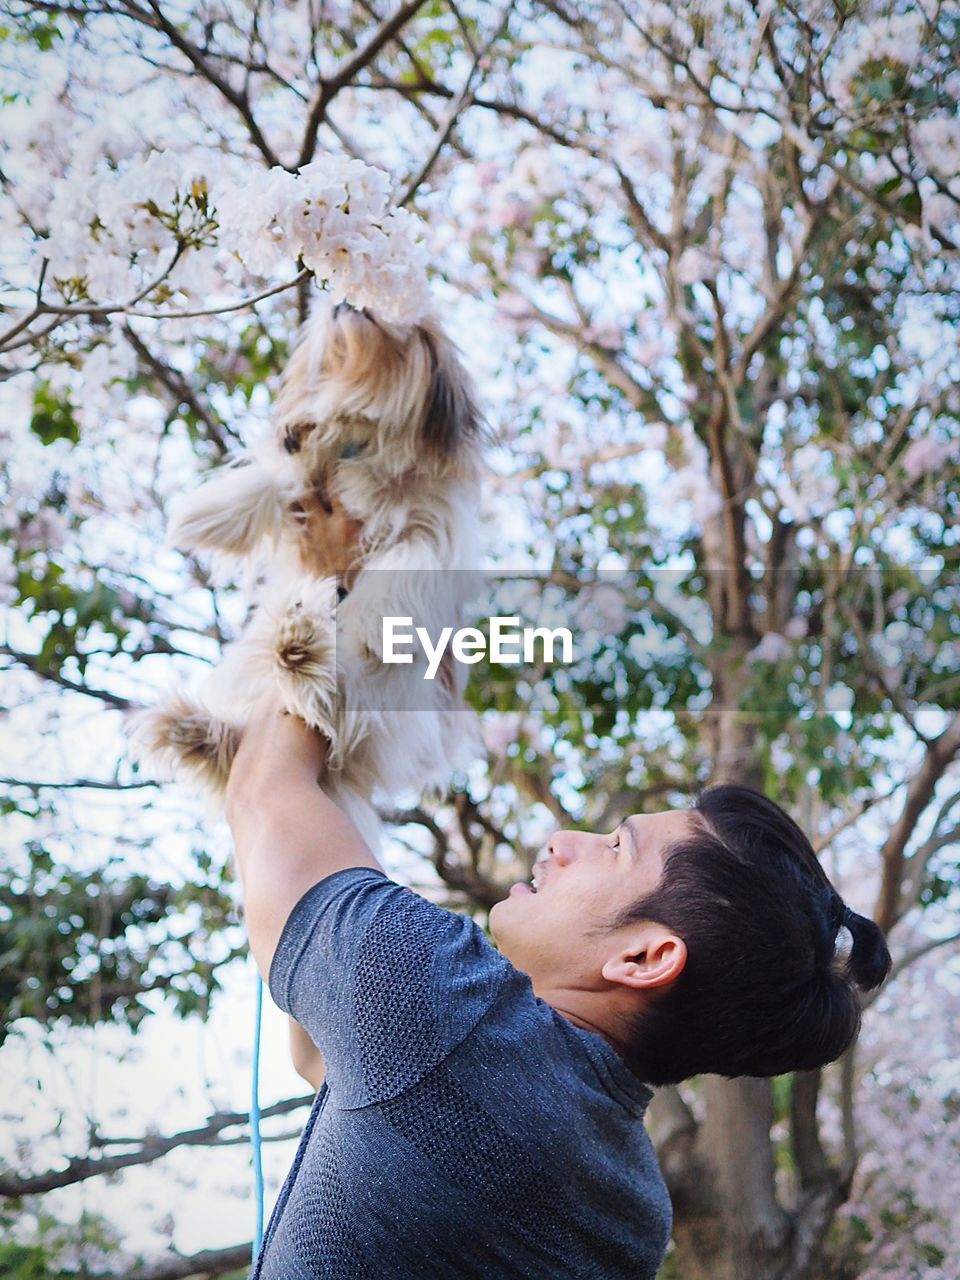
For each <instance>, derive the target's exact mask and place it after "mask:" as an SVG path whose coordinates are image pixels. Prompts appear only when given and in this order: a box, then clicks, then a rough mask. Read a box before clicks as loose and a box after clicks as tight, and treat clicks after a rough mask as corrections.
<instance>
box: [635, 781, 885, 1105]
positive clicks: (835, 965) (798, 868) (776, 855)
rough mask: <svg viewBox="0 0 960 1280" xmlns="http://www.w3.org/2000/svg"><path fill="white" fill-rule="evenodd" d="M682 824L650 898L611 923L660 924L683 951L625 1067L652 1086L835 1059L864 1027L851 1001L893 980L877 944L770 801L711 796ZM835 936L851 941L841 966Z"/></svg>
mask: <svg viewBox="0 0 960 1280" xmlns="http://www.w3.org/2000/svg"><path fill="white" fill-rule="evenodd" d="M690 814H691V826H692V830H691V834H690V836H689V837H681V838H680V839H678V840H675V841H673V842H672V843H671V845H670V846H669V848H668V850H667V854H666V858H665V861H664V867H663V873H662V875H661V877H660V880H659V882H658V884H657V885H656V887H655V888H654V889H653V890H652V891H651V892H650V893H648V894H647V895H646V896H645V897H644V898H642V899H641V900H640V901H638V902H635V903H633V904H632V906H630V907H629V908H628V909H627V910H626V911H625V912H623V913H622V915H621V916H620V917H619V918H618V920H617V921H616V922H615V927H620V926H623V925H625V924H628V923H631V922H633V921H638V920H653V921H657V922H659V923H660V924H664V925H666V926H667V927H668V928H670V929H671V930H673V931H674V932H675V933H676V934H677V935H678V936H679V937H681V938H682V939H683V941H684V942H685V944H686V947H687V962H686V965H685V967H684V969H683V972H682V973H681V974H680V976H679V977H678V978H677V980H676V982H674V983H673V984H672V985H671V986H670V987H669V988H668V989H667V991H666V992H665V993H664V994H663V995H660V996H658V997H656V998H655V999H653V1000H651V1001H649V1002H648V1003H647V1004H645V1006H644V1008H643V1010H642V1011H641V1013H640V1014H639V1015H637V1017H636V1018H635V1020H634V1022H633V1025H632V1027H631V1029H630V1035H629V1042H630V1043H629V1046H628V1060H629V1062H630V1065H631V1067H632V1068H633V1070H634V1071H635V1072H636V1073H637V1074H638V1075H639V1076H640V1078H641V1079H643V1080H645V1081H647V1082H649V1083H650V1084H654V1085H659V1084H675V1083H677V1082H678V1081H680V1080H686V1079H687V1078H688V1077H690V1076H693V1075H699V1074H700V1073H701V1072H714V1073H716V1074H718V1075H724V1076H775V1075H780V1074H781V1073H783V1072H786V1071H800V1070H806V1069H809V1068H812V1067H819V1066H823V1065H824V1063H827V1062H832V1061H834V1059H836V1058H839V1057H840V1055H841V1054H842V1053H843V1052H844V1051H845V1050H846V1049H847V1048H848V1047H849V1046H850V1045H851V1044H852V1043H853V1041H854V1039H855V1038H856V1035H857V1032H858V1031H859V1029H860V1013H861V1002H860V996H859V991H870V990H873V989H874V988H875V987H878V986H879V985H880V984H881V983H882V982H883V980H884V979H885V978H886V976H887V974H888V973H889V971H890V953H889V951H888V950H887V945H886V943H885V942H884V939H883V934H882V933H881V931H880V930H879V928H878V927H877V926H876V925H875V924H874V922H873V921H872V920H868V919H867V918H866V917H864V916H861V915H857V914H856V912H853V911H851V910H850V909H849V908H848V907H846V906H845V904H844V902H843V900H842V899H841V898H840V896H839V894H838V893H837V891H836V890H835V889H834V887H833V885H832V884H831V883H830V881H829V880H828V879H827V876H826V874H825V872H824V870H823V868H822V867H821V866H820V863H819V862H818V861H817V857H816V854H815V853H814V851H813V848H812V847H811V844H810V841H809V840H808V839H807V837H806V836H805V835H804V834H803V832H802V831H801V830H800V828H799V827H798V826H797V824H796V823H795V822H794V821H793V819H792V818H791V817H789V816H788V815H787V814H786V813H784V811H783V810H782V809H781V808H780V807H779V805H777V804H775V803H774V802H773V801H772V800H769V799H768V798H767V797H766V796H764V795H761V794H760V793H759V792H757V791H754V790H753V789H752V788H750V787H744V786H735V785H726V784H725V785H721V786H714V787H708V788H706V789H705V790H704V791H702V792H701V793H700V794H699V796H698V797H697V798H696V799H695V800H694V803H693V805H692V807H691V809H690ZM841 926H845V927H846V928H847V929H848V930H849V933H850V936H851V939H852V941H851V945H850V949H849V951H848V952H847V953H846V954H845V955H838V954H837V949H836V943H837V934H838V932H839V931H840V928H841ZM858 989H859V991H858Z"/></svg>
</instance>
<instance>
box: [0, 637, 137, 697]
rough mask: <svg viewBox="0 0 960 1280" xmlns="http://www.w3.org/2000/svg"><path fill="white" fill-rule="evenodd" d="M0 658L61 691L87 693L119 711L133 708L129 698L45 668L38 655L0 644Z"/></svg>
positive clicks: (88, 695)
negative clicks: (57, 686)
mask: <svg viewBox="0 0 960 1280" xmlns="http://www.w3.org/2000/svg"><path fill="white" fill-rule="evenodd" d="M0 656H2V657H4V658H10V659H12V660H13V661H14V662H16V663H18V664H19V665H20V666H22V667H26V668H27V670H28V671H32V672H33V674H34V675H36V676H40V678H41V679H43V680H49V681H50V682H51V683H52V684H56V685H59V686H60V688H61V689H69V690H70V691H71V693H85V694H86V695H87V697H88V698H99V700H100V701H101V702H106V703H107V705H108V706H111V707H116V709H117V710H118V711H127V710H128V709H129V708H130V707H132V706H133V703H132V702H131V701H130V699H129V698H121V697H120V696H119V694H116V693H110V692H109V691H108V690H106V689H91V688H90V686H89V685H85V684H80V683H79V682H78V681H76V680H70V679H69V678H68V677H67V676H65V675H61V673H60V672H59V671H51V670H49V669H48V668H47V667H44V666H43V664H42V663H41V662H40V660H39V658H38V657H37V656H36V654H32V653H21V652H20V650H18V649H13V648H11V646H10V645H8V644H0Z"/></svg>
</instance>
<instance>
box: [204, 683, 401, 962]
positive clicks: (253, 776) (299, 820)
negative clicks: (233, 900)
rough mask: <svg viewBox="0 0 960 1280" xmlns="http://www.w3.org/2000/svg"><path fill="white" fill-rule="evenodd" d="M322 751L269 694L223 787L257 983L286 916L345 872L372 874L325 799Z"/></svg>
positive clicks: (353, 836)
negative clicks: (309, 893)
mask: <svg viewBox="0 0 960 1280" xmlns="http://www.w3.org/2000/svg"><path fill="white" fill-rule="evenodd" d="M325 763H326V744H325V743H324V741H323V739H322V738H321V737H320V736H319V734H317V733H315V732H314V731H313V730H312V729H308V728H307V726H306V725H305V724H304V723H303V722H302V721H301V720H298V719H297V718H296V717H295V716H291V715H287V714H286V713H285V712H284V710H283V707H282V705H281V703H280V699H279V695H278V694H277V693H276V692H271V693H270V694H266V695H264V697H263V698H261V700H260V701H259V702H258V703H257V705H256V707H255V708H254V712H253V714H252V716H251V718H250V721H249V723H248V724H247V727H246V728H245V729H244V732H243V736H242V738H241V740H240V746H239V748H238V750H237V754H236V757H235V759H234V763H233V768H232V769H231V771H230V778H229V781H228V784H227V804H226V815H227V821H228V822H229V824H230V828H231V830H232V832H233V840H234V845H235V847H236V854H237V867H238V869H239V872H240V881H241V886H242V889H243V901H244V915H245V917H246V922H247V933H248V935H249V937H250V950H251V951H252V952H253V955H254V958H255V960H256V962H257V967H258V968H259V970H260V973H261V974H262V976H263V977H264V978H267V977H268V976H269V972H270V962H271V960H272V959H273V953H274V951H275V950H276V946H277V943H278V942H279V940H280V934H281V933H282V931H283V926H284V925H285V924H286V921H287V917H288V916H289V915H290V912H291V911H292V910H293V908H294V907H295V906H296V904H297V903H298V902H299V901H300V899H301V898H302V897H303V895H304V894H305V893H306V892H307V890H308V889H310V888H312V887H313V885H315V884H316V883H317V882H318V881H320V880H323V879H325V878H326V877H327V876H329V875H332V874H333V873H334V872H335V871H342V870H345V869H346V868H347V867H372V868H374V869H376V870H379V869H380V868H379V865H378V863H377V861H376V859H375V858H374V856H373V854H372V853H371V852H370V850H369V849H368V848H367V846H366V844H365V843H364V841H363V837H362V836H361V835H360V833H359V831H357V829H356V827H355V826H354V825H353V823H352V822H351V821H350V819H349V818H348V817H347V815H346V814H345V813H344V812H343V811H342V809H340V808H338V806H337V805H336V804H335V803H334V802H333V801H332V800H331V799H330V798H329V797H328V796H326V795H325V794H324V792H323V791H322V789H321V786H320V777H321V774H322V773H323V769H324V765H325Z"/></svg>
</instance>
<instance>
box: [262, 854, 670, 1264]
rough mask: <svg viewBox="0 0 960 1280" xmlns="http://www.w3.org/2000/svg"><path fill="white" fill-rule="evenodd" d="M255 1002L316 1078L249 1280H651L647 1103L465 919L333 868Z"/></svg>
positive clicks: (663, 1237)
mask: <svg viewBox="0 0 960 1280" xmlns="http://www.w3.org/2000/svg"><path fill="white" fill-rule="evenodd" d="M270 991H271V993H272V995H273V998H274V1000H275V1001H276V1002H277V1004H278V1005H279V1006H280V1008H281V1009H284V1010H286V1011H287V1012H288V1013H291V1014H293V1016H294V1017H295V1018H296V1019H297V1021H298V1022H300V1023H302V1024H303V1026H305V1027H306V1029H307V1030H308V1031H309V1033H310V1035H311V1037H312V1038H313V1040H314V1042H315V1043H316V1045H317V1047H318V1048H319V1049H320V1050H321V1052H322V1053H323V1056H324V1059H325V1061H326V1066H327V1077H326V1083H325V1084H324V1086H323V1088H322V1089H321V1090H320V1092H319V1094H318V1095H317V1099H316V1102H315V1103H314V1106H313V1110H312V1111H311V1113H310V1117H309V1119H308V1121H307V1125H306V1128H305V1130H304V1133H303V1137H302V1138H301V1140H300V1145H299V1148H298V1150H297V1154H296V1158H295V1160H294V1162H293V1167H292V1168H291V1170H290V1173H289V1174H288V1176H287V1180H286V1182H285V1184H284V1186H283V1189H282V1191H281V1193H280V1197H279V1199H278V1201H277V1205H276V1208H275V1209H274V1211H273V1214H272V1216H271V1219H270V1222H269V1225H268V1227H267V1230H266V1233H265V1236H264V1241H263V1246H262V1248H261V1250H260V1256H259V1258H258V1260H257V1262H256V1265H255V1266H254V1268H253V1271H252V1273H251V1280H318V1278H319V1277H336V1280H432V1278H436V1280H440V1278H441V1277H442V1278H443V1280H454V1278H456V1280H467V1278H471V1277H476V1278H477V1280H480V1278H481V1277H483V1280H495V1278H496V1280H505V1278H506V1277H541V1278H542V1280H558V1277H571V1278H573V1277H577V1278H579V1280H586V1278H587V1277H595V1278H596V1280H601V1278H602V1280H618V1277H623V1280H653V1277H654V1276H655V1274H656V1272H657V1269H658V1267H659V1265H660V1263H661V1261H662V1259H663V1255H664V1251H665V1250H666V1247H667V1241H668V1239H669V1236H670V1225H671V1215H670V1202H669V1199H668V1196H667V1191H666V1187H665V1186H664V1183H663V1179H662V1177H661V1175H660V1170H659V1168H658V1166H657V1162H656V1157H655V1155H654V1152H653V1148H652V1146H651V1143H650V1139H649V1137H648V1135H647V1132H646V1130H645V1128H644V1124H643V1114H644V1110H645V1108H646V1106H647V1103H648V1102H649V1100H650V1097H651V1094H650V1090H649V1089H648V1088H647V1087H646V1086H645V1085H643V1084H641V1082H640V1081H639V1080H637V1078H636V1077H635V1076H634V1075H632V1074H631V1072H630V1071H629V1070H628V1069H627V1067H626V1066H625V1064H624V1063H623V1062H622V1061H621V1059H620V1058H619V1056H618V1055H617V1054H616V1052H615V1051H614V1050H613V1049H612V1048H611V1047H610V1045H608V1044H607V1043H606V1041H605V1040H604V1039H603V1038H602V1037H600V1036H598V1035H595V1034H593V1033H592V1032H588V1031H584V1030H581V1029H580V1028H579V1027H576V1026H574V1024H573V1023H571V1022H570V1021H568V1020H567V1019H566V1018H564V1017H562V1016H561V1015H560V1014H558V1013H556V1012H555V1010H553V1009H552V1008H551V1007H550V1006H549V1005H548V1004H546V1003H545V1002H544V1001H542V1000H539V999H538V998H537V997H536V996H535V995H534V994H533V990H532V988H531V985H530V980H529V978H527V977H526V976H525V975H524V974H522V973H520V972H519V971H518V970H516V969H514V967H513V966H512V965H511V964H510V963H509V961H508V960H506V959H505V957H503V956H501V955H500V954H499V953H498V952H497V951H496V950H495V949H494V948H493V947H492V946H491V945H490V944H489V942H488V941H487V939H486V937H485V936H484V934H483V931H482V930H481V929H480V928H478V927H477V925H476V924H475V923H474V922H473V921H472V920H469V919H467V918H466V917H465V916H461V915H457V914H455V913H453V912H451V911H445V910H443V909H442V908H440V907H437V906H434V905H433V904H432V903H430V902H427V901H425V900H424V899H423V898H421V897H419V896H417V895H416V894H414V893H412V892H411V891H410V890H408V889H404V888H401V887H400V886H399V885H396V884H394V883H393V882H392V881H391V880H388V879H387V878H386V876H384V875H382V874H381V873H379V872H377V871H374V870H371V869H369V868H360V867H355V868H351V869H349V870H346V871H338V872H336V873H335V874H334V875H331V876H328V877H327V879H325V880H322V881H321V882H320V883H319V884H316V885H314V886H313V888H311V889H310V890H309V891H308V892H307V893H306V894H304V896H303V897H302V898H301V899H300V901H299V902H298V903H297V905H296V907H295V908H294V910H293V912H292V913H291V915H290V919H289V920H288V921H287V924H286V926H285V928H284V930H283V935H282V937H281V939H280V942H279V945H278V947H277V951H276V954H275V955H274V958H273V964H272V966H271V970H270Z"/></svg>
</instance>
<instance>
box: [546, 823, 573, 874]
mask: <svg viewBox="0 0 960 1280" xmlns="http://www.w3.org/2000/svg"><path fill="white" fill-rule="evenodd" d="M577 834H578V833H577V832H576V831H555V832H554V834H553V835H552V836H551V837H550V839H549V840H548V841H547V848H548V849H549V851H550V856H551V857H552V858H553V860H554V862H558V863H559V864H560V866H561V867H565V866H567V865H568V864H569V863H571V862H573V861H574V859H575V858H576V856H577Z"/></svg>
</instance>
